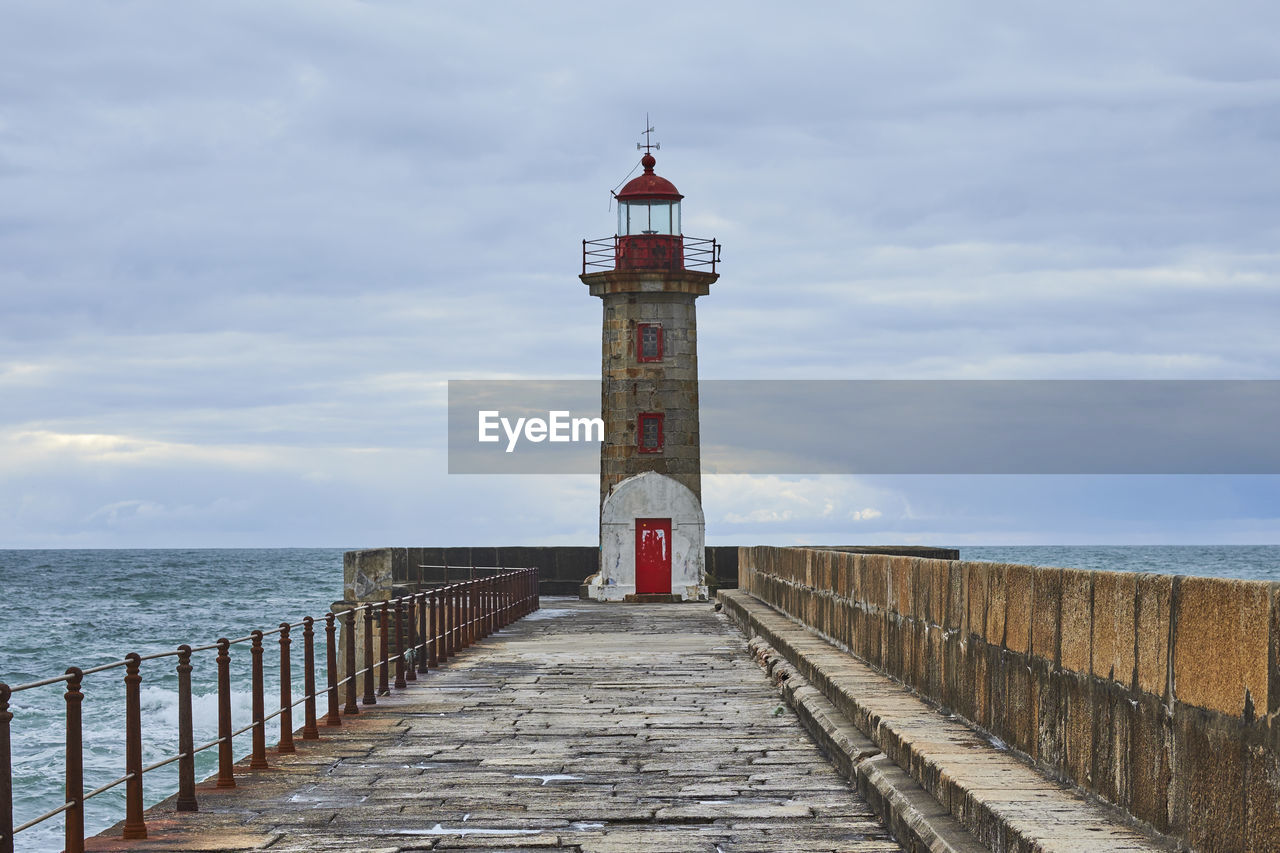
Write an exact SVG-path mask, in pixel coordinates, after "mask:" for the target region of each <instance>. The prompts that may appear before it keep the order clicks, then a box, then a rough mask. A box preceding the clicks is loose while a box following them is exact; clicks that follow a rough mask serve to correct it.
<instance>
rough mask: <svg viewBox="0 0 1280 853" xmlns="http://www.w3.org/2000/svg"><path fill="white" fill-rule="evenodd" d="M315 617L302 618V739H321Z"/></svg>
mask: <svg viewBox="0 0 1280 853" xmlns="http://www.w3.org/2000/svg"><path fill="white" fill-rule="evenodd" d="M315 621H316V620H315V619H313V618H312V617H310V616H304V617H303V619H302V669H303V673H302V692H303V700H302V739H303V740H319V739H320V730H319V729H317V728H316V628H315Z"/></svg>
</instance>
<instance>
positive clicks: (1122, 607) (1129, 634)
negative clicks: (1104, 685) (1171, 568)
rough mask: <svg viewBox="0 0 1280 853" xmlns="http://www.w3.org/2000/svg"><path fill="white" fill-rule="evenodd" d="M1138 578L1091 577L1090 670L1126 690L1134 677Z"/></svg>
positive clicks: (1111, 574)
mask: <svg viewBox="0 0 1280 853" xmlns="http://www.w3.org/2000/svg"><path fill="white" fill-rule="evenodd" d="M1137 579H1138V576H1137V575H1135V574H1133V573H1132V572H1094V573H1093V640H1092V643H1093V646H1092V649H1091V658H1092V662H1091V664H1090V665H1091V667H1092V672H1093V674H1094V675H1096V676H1098V677H1099V678H1110V679H1113V680H1114V681H1116V682H1117V683H1119V684H1123V685H1125V686H1129V685H1131V684H1133V677H1134V669H1133V667H1134V642H1135V636H1134V615H1133V611H1134V605H1135V603H1136V599H1137Z"/></svg>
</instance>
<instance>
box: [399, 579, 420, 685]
mask: <svg viewBox="0 0 1280 853" xmlns="http://www.w3.org/2000/svg"><path fill="white" fill-rule="evenodd" d="M417 604H418V596H416V595H412V594H411V595H408V596H405V598H404V642H405V644H404V645H403V646H401V647H400V657H401V658H403V659H404V678H405V681H417V680H418V665H417V664H418V658H419V657H420V655H419V654H418V642H417V635H418V607H417ZM397 624H399V623H397ZM409 655H412V657H409Z"/></svg>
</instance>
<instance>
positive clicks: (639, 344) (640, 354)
mask: <svg viewBox="0 0 1280 853" xmlns="http://www.w3.org/2000/svg"><path fill="white" fill-rule="evenodd" d="M645 329H657V330H658V354H657V355H651V356H648V357H645V354H644V330H645ZM662 338H663V334H662V324H661V323H639V324H638V325H637V326H636V361H662V344H663V341H662Z"/></svg>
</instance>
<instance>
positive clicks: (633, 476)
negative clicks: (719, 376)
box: [581, 145, 719, 599]
mask: <svg viewBox="0 0 1280 853" xmlns="http://www.w3.org/2000/svg"><path fill="white" fill-rule="evenodd" d="M645 148H646V149H648V148H649V146H648V145H646V146H645ZM640 164H641V165H642V166H643V167H644V173H643V174H641V175H640V176H639V177H637V178H635V179H634V180H632V181H631V182H629V183H628V184H627V185H626V186H625V187H623V188H622V191H621V192H619V193H617V196H616V197H617V201H618V232H617V234H616V235H615V236H613V237H612V238H605V239H603V240H591V241H585V240H584V241H583V269H582V276H581V278H582V281H583V283H584V284H586V285H587V287H588V289H589V291H590V293H591V295H592V296H598V297H600V299H601V300H602V301H603V303H604V332H603V336H602V344H603V347H602V363H601V400H600V403H601V407H600V408H601V416H602V418H603V419H604V444H603V445H602V447H601V450H600V513H601V530H600V536H601V573H600V575H599V576H598V577H597V579H596V580H597V581H598V583H596V586H598V587H602V589H600V590H599V592H600V594H599V595H595V597H598V598H609V599H614V598H620V597H626V596H628V595H658V596H664V595H669V596H671V597H674V598H681V599H682V598H689V597H697V596H698V595H699V594H700V595H702V596H704V597H705V594H706V588H705V584H704V582H703V579H702V565H703V551H702V549H703V536H702V509H701V500H702V477H701V456H700V451H699V446H698V327H697V315H696V312H695V307H694V301H695V300H696V299H697V298H698V297H699V296H706V295H707V294H708V293H709V292H710V288H711V284H712V283H713V282H714V281H715V280H716V279H717V278H719V275H718V274H717V273H716V265H717V263H718V261H719V245H718V244H717V243H716V241H715V240H712V239H696V238H690V237H685V236H684V235H683V234H681V231H680V201H681V199H682V198H683V196H682V195H680V193H679V192H678V191H677V190H676V188H675V186H674V185H673V184H672V183H671V182H670V181H668V180H667V179H666V178H663V177H661V176H659V175H658V174H656V173H655V172H654V166H655V165H656V160H655V159H654V157H653V154H652V153H651V152H650V151H649V150H646V151H645V154H644V156H643V157H642V158H641V161H640ZM642 475H650V476H642ZM653 475H657V476H653ZM685 493H687V494H685ZM695 510H696V512H695ZM681 513H684V516H687V517H682V516H681ZM693 515H696V516H697V519H696V521H695V520H694V519H693V518H692V516H693ZM664 525H665V526H664ZM694 527H696V528H697V529H696V531H695V530H694ZM695 532H696V536H695V535H694V534H695ZM694 538H696V540H697V542H696V547H695V544H694V543H693V539H694ZM633 540H634V549H633V548H632V547H631V546H632V544H633ZM682 546H683V547H682ZM695 552H696V553H695ZM663 553H665V557H663ZM651 557H652V558H654V559H656V560H658V561H659V562H661V560H662V559H667V560H669V561H670V574H669V577H668V578H667V579H666V580H665V581H664V579H663V578H662V577H661V575H662V569H661V568H658V569H652V567H651V566H649V563H651V562H653V560H651V559H650V558H651ZM682 561H683V562H682ZM695 564H696V565H695ZM651 569H652V570H651ZM637 573H638V575H639V577H637ZM649 575H652V577H649ZM607 587H617V589H614V590H608V589H604V588H607ZM664 587H668V588H667V589H665V591H664V589H663V588H664ZM699 590H700V592H699ZM593 594H594V593H593Z"/></svg>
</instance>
